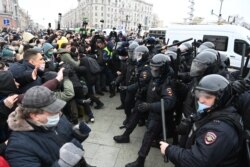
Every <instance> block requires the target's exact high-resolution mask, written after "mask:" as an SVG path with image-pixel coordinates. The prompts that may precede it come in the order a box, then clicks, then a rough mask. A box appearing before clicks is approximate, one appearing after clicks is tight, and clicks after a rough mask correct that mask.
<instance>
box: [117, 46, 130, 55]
mask: <svg viewBox="0 0 250 167" xmlns="http://www.w3.org/2000/svg"><path fill="white" fill-rule="evenodd" d="M117 54H118V55H119V56H122V57H127V56H128V52H127V50H126V48H124V47H119V48H118V49H117Z"/></svg>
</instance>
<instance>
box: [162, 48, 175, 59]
mask: <svg viewBox="0 0 250 167" xmlns="http://www.w3.org/2000/svg"><path fill="white" fill-rule="evenodd" d="M165 54H166V55H168V56H169V57H172V58H173V59H174V60H176V59H177V53H176V52H173V51H171V50H167V51H166V52H165Z"/></svg>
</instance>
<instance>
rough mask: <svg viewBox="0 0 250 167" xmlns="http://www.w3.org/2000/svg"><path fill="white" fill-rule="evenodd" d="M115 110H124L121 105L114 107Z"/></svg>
mask: <svg viewBox="0 0 250 167" xmlns="http://www.w3.org/2000/svg"><path fill="white" fill-rule="evenodd" d="M115 109H117V110H122V109H124V106H123V105H122V104H121V105H120V106H118V107H116V108H115Z"/></svg>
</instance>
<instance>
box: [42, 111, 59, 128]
mask: <svg viewBox="0 0 250 167" xmlns="http://www.w3.org/2000/svg"><path fill="white" fill-rule="evenodd" d="M47 120H48V122H47V123H46V124H45V126H46V127H48V128H50V127H55V126H56V125H57V124H58V122H59V120H60V114H59V113H58V114H56V115H52V116H48V117H47Z"/></svg>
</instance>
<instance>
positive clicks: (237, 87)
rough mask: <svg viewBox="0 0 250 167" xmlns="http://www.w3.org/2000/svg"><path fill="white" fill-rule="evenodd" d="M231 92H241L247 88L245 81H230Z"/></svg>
mask: <svg viewBox="0 0 250 167" xmlns="http://www.w3.org/2000/svg"><path fill="white" fill-rule="evenodd" d="M231 87H232V90H233V94H241V93H244V92H245V91H246V90H248V87H247V86H246V82H245V81H244V80H237V81H233V82H232V83H231Z"/></svg>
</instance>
